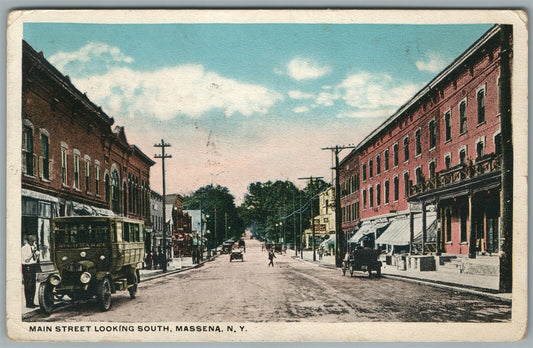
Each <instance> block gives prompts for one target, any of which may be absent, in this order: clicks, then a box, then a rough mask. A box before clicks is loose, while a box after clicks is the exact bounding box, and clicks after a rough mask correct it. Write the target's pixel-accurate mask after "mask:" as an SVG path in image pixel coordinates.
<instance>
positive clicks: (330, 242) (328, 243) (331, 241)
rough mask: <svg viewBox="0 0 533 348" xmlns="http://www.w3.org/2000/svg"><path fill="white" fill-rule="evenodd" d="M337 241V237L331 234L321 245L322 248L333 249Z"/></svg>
mask: <svg viewBox="0 0 533 348" xmlns="http://www.w3.org/2000/svg"><path fill="white" fill-rule="evenodd" d="M336 240H337V238H336V236H335V235H334V234H330V235H329V238H328V239H326V240H325V241H323V242H322V243H320V246H321V247H322V248H324V249H332V248H334V247H335V241H336Z"/></svg>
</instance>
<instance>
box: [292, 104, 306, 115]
mask: <svg viewBox="0 0 533 348" xmlns="http://www.w3.org/2000/svg"><path fill="white" fill-rule="evenodd" d="M292 111H293V112H295V113H297V114H300V113H302V112H307V111H309V108H308V107H307V106H298V107H295V108H294V109H292Z"/></svg>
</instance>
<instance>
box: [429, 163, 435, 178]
mask: <svg viewBox="0 0 533 348" xmlns="http://www.w3.org/2000/svg"><path fill="white" fill-rule="evenodd" d="M429 178H430V179H434V178H435V161H431V162H429Z"/></svg>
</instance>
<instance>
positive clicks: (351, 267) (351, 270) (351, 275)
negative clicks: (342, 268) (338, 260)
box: [350, 265, 353, 277]
mask: <svg viewBox="0 0 533 348" xmlns="http://www.w3.org/2000/svg"><path fill="white" fill-rule="evenodd" d="M350 277H353V266H352V265H350Z"/></svg>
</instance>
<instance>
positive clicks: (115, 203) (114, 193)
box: [111, 170, 120, 214]
mask: <svg viewBox="0 0 533 348" xmlns="http://www.w3.org/2000/svg"><path fill="white" fill-rule="evenodd" d="M118 182H119V180H118V173H117V171H116V170H113V172H112V173H111V210H113V212H115V213H116V214H120V186H119V183H118Z"/></svg>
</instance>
